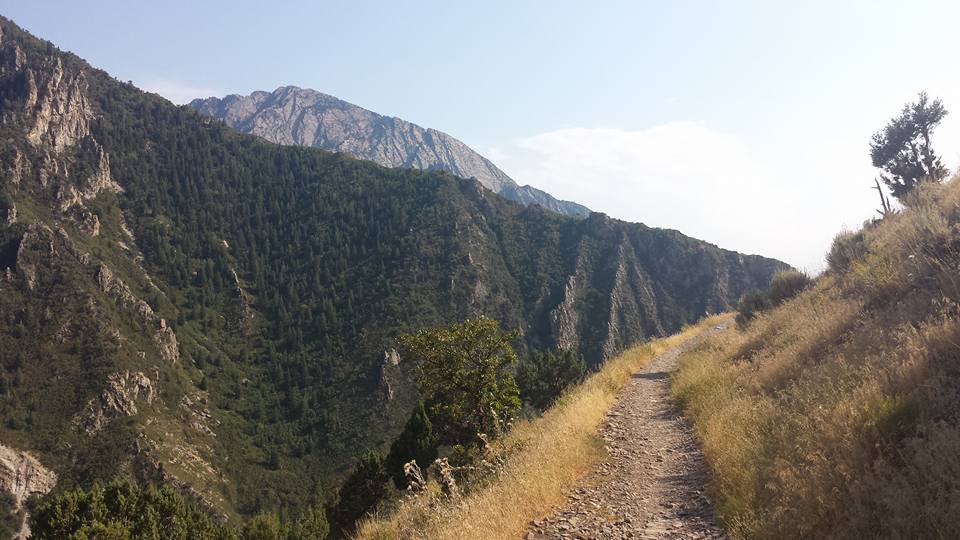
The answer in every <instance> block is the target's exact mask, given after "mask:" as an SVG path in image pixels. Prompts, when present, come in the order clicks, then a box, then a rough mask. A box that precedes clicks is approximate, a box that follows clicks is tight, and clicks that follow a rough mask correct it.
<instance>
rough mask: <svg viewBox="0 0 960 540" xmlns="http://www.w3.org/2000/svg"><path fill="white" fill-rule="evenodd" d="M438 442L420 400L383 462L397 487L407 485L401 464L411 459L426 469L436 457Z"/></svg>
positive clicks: (400, 487)
mask: <svg viewBox="0 0 960 540" xmlns="http://www.w3.org/2000/svg"><path fill="white" fill-rule="evenodd" d="M438 444H439V443H438V441H437V437H436V435H434V433H433V423H431V422H430V418H429V417H428V416H427V410H426V407H424V405H423V402H422V401H421V402H420V403H419V404H418V405H417V408H416V409H414V410H413V414H411V415H410V419H409V420H407V424H406V425H405V426H404V428H403V432H401V433H400V435H399V436H397V438H396V439H394V441H393V444H391V445H390V453H388V454H387V459H386V460H385V462H384V464H385V466H386V468H387V472H388V473H389V474H390V476H391V478H393V484H394V485H395V486H397V489H404V488H405V487H407V477H406V475H405V474H404V472H403V466H404V465H405V464H407V463H409V462H410V461H411V460H416V461H417V465H419V466H420V469H421V470H426V469H427V467H429V466H430V464H431V463H433V460H435V459H437V445H438Z"/></svg>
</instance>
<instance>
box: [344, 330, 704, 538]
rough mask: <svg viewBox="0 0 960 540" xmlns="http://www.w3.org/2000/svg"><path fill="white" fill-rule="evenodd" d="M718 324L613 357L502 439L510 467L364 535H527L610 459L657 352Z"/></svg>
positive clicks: (371, 525)
mask: <svg viewBox="0 0 960 540" xmlns="http://www.w3.org/2000/svg"><path fill="white" fill-rule="evenodd" d="M712 323H715V319H708V320H705V321H703V322H702V323H700V324H698V325H697V326H695V327H691V328H688V329H686V330H684V331H683V332H681V333H679V334H676V335H674V336H671V337H669V338H664V339H659V340H655V341H652V342H650V343H646V344H643V345H639V346H636V347H633V348H632V349H630V350H628V351H626V352H624V353H623V354H621V355H620V356H618V357H617V358H615V359H613V360H610V361H608V362H606V363H605V364H604V366H603V368H602V369H601V370H600V371H599V372H597V373H595V374H593V375H591V376H590V377H589V378H588V379H587V380H586V381H584V382H583V384H581V385H579V386H577V387H575V388H573V389H572V390H571V391H570V392H568V393H567V394H566V395H565V396H563V397H562V398H561V399H560V400H559V401H558V403H557V404H556V405H554V406H553V407H551V408H550V409H549V410H548V411H547V412H546V413H545V414H544V415H543V416H542V417H540V418H536V419H534V420H532V421H521V422H519V423H518V424H517V425H516V426H515V427H514V428H513V429H512V430H511V431H510V432H509V433H508V434H507V436H506V437H504V440H503V441H502V444H501V448H502V449H503V450H502V451H503V455H504V457H505V459H506V465H505V466H504V468H503V470H502V472H501V473H499V474H498V475H496V476H495V477H493V478H491V479H490V480H489V481H487V482H486V483H485V484H483V485H481V486H478V487H476V488H475V489H473V490H472V491H471V492H470V493H469V494H467V495H466V496H465V497H464V499H463V500H462V501H460V502H459V503H454V502H452V501H450V500H446V499H444V498H442V496H441V495H440V494H439V489H438V488H437V487H436V485H431V486H430V487H429V488H428V490H427V492H426V493H424V494H422V495H420V496H419V497H417V498H415V499H408V500H406V501H404V502H403V503H401V504H400V505H399V506H398V507H397V508H395V509H394V510H393V511H392V512H390V513H389V514H387V515H382V516H375V517H373V518H371V519H368V520H366V521H365V522H363V523H362V524H361V525H360V527H359V530H358V533H357V538H362V539H395V538H404V539H406V538H458V539H484V540H486V539H495V538H519V537H521V536H522V534H523V532H524V530H525V529H526V527H527V524H528V523H529V522H530V521H531V520H534V519H536V518H539V517H542V516H544V515H546V514H547V513H549V512H550V510H551V509H552V508H553V507H555V506H557V505H560V504H562V503H563V502H564V501H565V492H566V490H567V489H568V488H570V487H571V486H572V485H573V484H574V483H575V482H576V481H577V480H578V479H579V478H581V477H582V476H584V475H585V474H586V473H587V472H589V471H590V470H591V469H592V468H593V467H594V466H595V465H596V464H597V463H598V462H600V460H602V459H603V458H604V451H603V445H602V444H601V442H600V440H599V439H598V437H597V429H598V426H599V424H600V421H601V420H602V418H603V415H604V413H605V412H606V411H607V410H608V409H609V408H610V406H611V405H612V404H613V401H614V399H615V398H616V396H617V394H618V393H619V392H620V390H622V389H623V387H624V386H625V385H626V384H627V383H628V382H629V380H630V375H631V374H633V373H634V372H636V371H637V370H639V369H641V368H642V367H643V366H645V365H646V364H647V363H648V362H650V360H652V359H653V358H654V357H655V356H656V355H657V354H660V353H661V352H663V351H665V350H667V349H669V348H671V347H673V346H675V345H677V344H679V343H680V342H681V341H682V340H684V339H686V338H687V337H690V336H691V335H693V334H695V333H696V332H699V331H700V329H702V328H705V327H706V326H707V325H709V324H712Z"/></svg>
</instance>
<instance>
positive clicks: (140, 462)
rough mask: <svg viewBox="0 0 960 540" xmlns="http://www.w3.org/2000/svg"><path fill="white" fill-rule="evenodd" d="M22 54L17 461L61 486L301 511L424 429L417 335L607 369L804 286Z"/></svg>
mask: <svg viewBox="0 0 960 540" xmlns="http://www.w3.org/2000/svg"><path fill="white" fill-rule="evenodd" d="M0 31H2V34H0V115H2V124H0V217H2V218H3V221H2V224H0V290H2V294H0V365H2V370H0V415H2V417H3V422H2V424H0V442H2V443H3V444H4V445H9V446H11V447H14V448H16V449H18V450H29V451H31V452H32V453H34V454H35V455H36V456H37V457H38V458H39V459H40V462H42V463H43V464H44V465H45V466H46V467H48V468H50V469H52V470H54V471H56V472H57V473H58V475H59V484H58V485H59V486H61V487H65V486H70V485H74V484H78V483H79V484H85V483H87V482H89V481H91V480H93V479H96V478H102V479H107V478H110V477H112V476H114V475H117V474H126V475H131V476H135V477H138V478H141V479H149V480H164V481H169V482H173V483H175V484H177V485H179V486H181V487H182V488H183V489H184V490H187V491H194V492H195V493H196V494H197V495H198V496H199V497H200V498H202V499H203V500H204V501H206V502H207V503H209V504H210V505H212V507H213V508H214V509H216V510H217V511H218V512H223V513H225V514H227V515H232V514H234V513H240V514H245V515H249V514H252V513H254V512H256V511H258V510H260V509H275V508H296V507H300V506H302V505H303V504H305V503H307V502H310V501H311V500H313V499H315V498H317V497H320V496H322V493H323V491H324V490H326V489H328V488H329V487H331V486H333V485H335V483H336V481H337V479H338V478H339V477H340V475H341V474H342V472H343V471H344V470H345V468H347V467H349V466H350V465H351V464H352V462H353V460H354V459H355V457H356V456H357V455H358V454H359V453H360V452H361V451H362V450H363V449H364V448H367V447H374V446H378V445H381V444H383V443H384V441H387V440H389V438H390V437H391V436H392V435H394V434H395V433H396V431H397V430H398V428H399V423H400V422H401V421H402V420H403V419H405V418H406V416H407V415H408V414H409V412H410V410H411V407H412V405H413V403H414V400H415V399H416V396H415V395H414V389H413V387H412V385H411V384H410V383H409V381H408V379H407V377H406V375H405V373H404V371H405V365H404V363H403V361H402V359H401V358H399V357H398V356H397V355H396V354H395V353H394V351H393V346H394V345H393V339H394V338H395V336H396V335H398V333H400V332H402V331H408V330H413V329H416V328H419V327H421V326H423V325H427V324H440V323H447V322H451V321H456V320H462V319H464V318H467V317H470V316H473V315H477V314H481V313H483V314H487V315H490V316H492V317H495V318H497V319H498V320H500V321H501V323H502V325H503V326H505V327H509V328H518V329H519V330H520V331H521V335H522V337H521V338H520V340H519V342H518V343H517V346H518V347H520V348H521V349H525V348H564V349H575V350H577V351H579V352H581V353H583V354H584V355H585V357H586V358H587V360H588V362H590V363H593V364H596V363H598V362H600V361H602V360H603V359H605V358H608V357H610V356H612V355H613V354H615V353H616V352H618V351H620V350H622V349H624V348H625V347H626V346H628V345H630V344H632V343H634V342H636V341H638V340H642V339H644V338H647V337H650V336H656V335H663V334H665V333H668V332H670V331H672V330H675V329H677V328H679V327H680V326H681V325H682V324H683V323H685V322H687V321H690V320H693V319H695V318H697V317H699V316H700V315H702V314H703V313H704V312H716V311H720V310H725V309H727V308H729V307H730V306H731V305H732V303H733V302H735V301H736V299H737V298H738V297H739V296H740V295H741V294H742V293H743V292H744V291H746V290H749V289H753V288H759V287H763V286H764V285H765V284H766V283H767V282H768V281H769V279H770V276H771V275H772V273H773V272H774V271H775V270H776V269H778V268H780V267H782V266H783V265H782V263H779V262H777V261H774V260H771V259H765V258H762V257H757V256H744V255H740V254H738V253H734V252H731V251H726V250H722V249H719V248H717V247H715V246H712V245H710V244H707V243H704V242H702V241H698V240H695V239H691V238H688V237H685V236H683V235H682V234H680V233H677V232H675V231H668V230H660V229H653V228H648V227H645V226H643V225H638V224H630V223H624V222H620V221H616V220H613V219H609V218H607V217H606V216H603V215H600V214H594V215H592V216H590V217H589V218H587V219H584V220H577V219H573V218H567V217H563V216H559V215H556V214H553V213H550V212H547V211H545V210H543V209H539V208H536V207H523V206H521V205H519V204H516V203H512V202H510V201H506V200H504V199H502V198H500V197H498V196H496V195H494V194H492V193H490V192H489V191H486V190H485V189H482V188H481V187H480V186H479V185H478V184H477V183H475V182H474V181H470V180H463V179H458V178H455V177H452V176H450V175H448V174H445V173H435V172H434V173H428V172H422V171H416V170H404V169H387V168H383V167H380V166H377V165H375V164H372V163H368V162H362V161H358V160H354V159H352V158H349V157H346V156H343V155H337V154H330V153H327V152H324V151H321V150H316V149H308V148H298V147H283V146H276V145H273V144H269V143H266V142H264V141H262V140H260V139H257V138H255V137H252V136H248V135H242V134H238V133H235V132H233V131H232V130H230V129H228V128H227V127H226V126H224V125H223V124H222V123H220V122H217V121H213V120H210V119H208V118H205V117H203V116H201V115H200V114H198V113H196V112H195V111H193V110H191V109H189V108H186V107H177V106H174V105H172V104H170V103H169V102H167V101H166V100H164V99H162V98H160V97H158V96H155V95H151V94H147V93H144V92H141V91H139V90H138V89H136V88H135V87H133V86H132V85H130V84H126V83H121V82H119V81H117V80H115V79H113V78H112V77H110V76H109V75H108V74H106V73H104V72H102V71H99V70H96V69H94V68H91V67H90V66H89V65H88V64H86V63H85V62H84V61H83V60H81V59H79V58H77V57H76V56H74V55H72V54H68V53H63V52H61V51H59V50H58V49H56V48H55V47H54V46H53V45H52V44H50V43H48V42H43V41H40V40H38V39H35V38H33V37H32V36H30V35H29V34H27V33H25V32H24V31H22V30H20V29H19V28H18V27H16V26H15V25H14V24H13V23H11V22H10V21H8V20H5V19H0Z"/></svg>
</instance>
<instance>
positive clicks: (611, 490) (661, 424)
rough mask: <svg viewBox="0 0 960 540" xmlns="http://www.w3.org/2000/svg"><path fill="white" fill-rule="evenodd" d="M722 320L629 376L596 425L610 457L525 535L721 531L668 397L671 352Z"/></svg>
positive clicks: (703, 534)
mask: <svg viewBox="0 0 960 540" xmlns="http://www.w3.org/2000/svg"><path fill="white" fill-rule="evenodd" d="M729 324H730V320H729V319H727V320H725V321H724V322H722V323H720V325H718V326H714V327H712V328H709V329H707V330H705V331H704V332H702V333H700V334H699V335H697V336H695V337H693V338H690V339H688V340H687V341H685V342H683V343H681V344H680V345H679V346H677V347H675V348H673V349H670V350H669V351H667V352H665V353H663V354H661V355H660V356H658V357H657V358H655V359H654V360H653V361H652V362H651V363H650V365H649V366H647V367H646V368H645V369H643V370H641V371H638V372H637V373H635V374H634V375H633V379H632V380H631V381H630V384H629V385H628V386H627V387H626V388H625V389H624V391H623V393H622V394H621V395H620V397H619V398H618V399H617V402H616V403H615V404H614V405H613V407H611V408H610V411H609V412H608V413H607V416H606V418H605V419H604V421H603V423H602V424H601V427H600V436H601V437H602V438H603V439H604V441H605V442H606V448H607V451H608V452H609V455H610V459H609V460H607V461H606V462H604V463H602V464H600V466H599V467H598V468H597V469H596V470H595V471H593V472H592V473H591V474H590V475H588V476H587V478H585V479H584V480H583V481H582V482H581V483H580V485H579V486H578V487H576V488H574V489H573V491H571V493H570V494H569V496H568V501H567V505H566V507H565V508H562V509H558V510H556V511H555V512H554V513H553V514H552V515H550V516H549V517H546V518H544V519H538V520H535V521H534V522H532V523H531V524H530V529H529V531H528V532H527V534H526V536H525V538H529V539H546V538H571V539H572V538H577V539H592V538H596V539H607V538H611V539H614V538H648V539H649V538H657V539H661V538H667V539H675V538H710V539H715V538H727V536H726V534H725V533H724V532H723V530H722V529H720V527H718V526H717V524H716V522H715V520H714V513H713V505H712V504H711V502H710V500H709V499H708V498H707V485H708V483H709V473H708V470H707V465H706V462H705V461H704V459H703V454H701V452H700V449H699V447H698V446H697V443H696V440H695V439H694V436H693V431H692V429H691V427H690V424H689V423H688V422H687V421H686V420H685V419H684V418H683V417H682V416H680V413H679V411H678V410H677V409H676V407H675V406H674V404H673V403H672V401H671V397H670V372H671V371H673V370H674V369H676V367H677V358H678V357H679V356H680V355H681V354H682V353H683V352H684V351H686V350H689V349H690V348H691V347H693V346H695V345H696V344H697V343H698V342H699V341H700V340H701V339H703V338H704V337H705V336H707V335H710V334H714V333H716V332H718V331H720V330H721V329H723V328H724V327H726V326H727V325H729Z"/></svg>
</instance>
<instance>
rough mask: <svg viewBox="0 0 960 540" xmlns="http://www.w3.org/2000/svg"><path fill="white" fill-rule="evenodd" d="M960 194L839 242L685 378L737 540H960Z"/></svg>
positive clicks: (691, 365)
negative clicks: (777, 302) (959, 274)
mask: <svg viewBox="0 0 960 540" xmlns="http://www.w3.org/2000/svg"><path fill="white" fill-rule="evenodd" d="M958 202H960V181H958V180H957V179H954V180H953V181H951V182H949V183H947V184H938V183H935V182H924V183H922V184H920V185H918V186H917V187H916V189H914V190H913V191H912V192H910V194H909V195H907V196H905V198H904V204H905V206H906V209H905V210H904V211H902V212H899V213H889V214H887V215H886V217H885V218H884V219H883V220H880V221H876V222H873V223H869V224H867V225H866V226H865V227H864V228H863V230H861V231H859V232H855V233H843V234H841V235H840V236H838V237H837V240H836V242H835V243H834V247H833V249H832V250H831V252H830V255H829V256H828V261H829V264H830V267H829V270H828V271H827V272H826V274H825V275H823V276H822V277H820V278H818V279H817V281H816V283H815V284H814V285H813V286H812V287H810V288H807V289H806V290H804V291H803V292H802V293H800V294H799V295H798V296H797V297H796V298H794V299H793V300H791V301H789V302H787V303H784V304H782V305H781V306H779V307H776V308H772V309H769V310H767V311H765V312H762V313H760V314H757V315H756V317H755V318H754V319H753V320H752V321H751V322H748V323H747V324H746V325H743V326H739V327H736V328H730V329H728V330H727V331H725V332H723V333H721V334H719V335H717V336H715V337H713V338H711V339H708V340H706V341H705V342H704V343H703V344H702V345H701V346H700V347H699V348H697V349H695V350H693V351H691V352H689V353H687V354H685V355H684V356H683V357H682V358H681V360H680V368H679V370H678V372H677V373H676V374H675V376H674V379H673V389H674V392H675V395H676V396H677V397H678V398H679V400H680V402H681V403H682V405H683V407H684V410H685V412H686V414H687V415H688V416H689V417H690V418H691V419H692V420H693V422H694V425H695V429H696V431H697V434H698V436H699V438H700V440H701V441H702V444H703V450H704V453H705V455H706V457H707V460H708V461H709V463H710V466H711V467H712V470H713V473H714V477H715V486H714V487H715V490H716V492H717V495H718V500H719V501H720V515H721V518H722V519H723V520H724V522H725V524H726V525H727V527H728V530H729V532H730V534H731V535H732V536H733V537H734V538H875V537H878V536H883V537H889V538H956V537H960V521H958V520H957V515H958V511H960V492H958V490H957V489H956V486H957V482H958V481H960V462H958V461H957V459H956V456H957V455H958V453H960V407H958V405H957V404H958V403H960V399H958V397H960V396H958V392H957V388H960V347H958V345H957V344H958V343H960V318H958V315H960V286H958V285H960V281H958V280H957V278H956V270H955V269H956V268H957V267H958V265H960V210H958V208H960V206H958Z"/></svg>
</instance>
